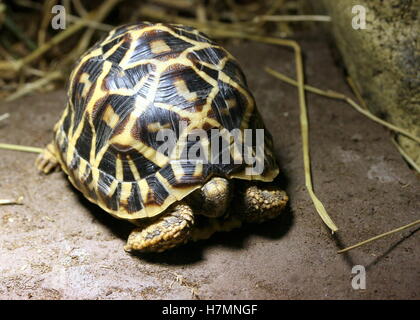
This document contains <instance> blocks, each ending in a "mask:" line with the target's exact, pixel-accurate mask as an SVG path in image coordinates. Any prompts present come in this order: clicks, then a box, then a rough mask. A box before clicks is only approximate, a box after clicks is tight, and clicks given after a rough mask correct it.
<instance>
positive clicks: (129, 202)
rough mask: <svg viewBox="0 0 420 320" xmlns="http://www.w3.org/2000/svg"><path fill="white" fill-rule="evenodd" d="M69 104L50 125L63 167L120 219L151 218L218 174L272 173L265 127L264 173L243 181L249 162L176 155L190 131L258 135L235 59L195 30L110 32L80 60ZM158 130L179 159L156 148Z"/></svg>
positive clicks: (267, 177) (265, 177) (150, 27)
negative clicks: (169, 138)
mask: <svg viewBox="0 0 420 320" xmlns="http://www.w3.org/2000/svg"><path fill="white" fill-rule="evenodd" d="M68 99H69V102H68V105H67V107H66V109H65V111H64V113H63V115H62V117H61V119H60V121H59V122H58V124H57V125H56V127H55V143H56V145H57V147H58V148H57V150H60V155H59V156H60V159H59V161H60V164H61V166H62V168H63V169H64V171H65V172H66V173H67V174H68V176H69V179H70V181H71V182H72V184H73V185H74V186H75V187H76V188H78V189H79V190H80V191H82V192H83V194H84V195H85V196H86V197H87V198H88V199H89V200H90V201H92V202H94V203H96V204H98V205H99V206H100V207H101V208H103V209H104V210H105V211H107V212H109V213H110V214H112V215H114V216H116V217H119V218H124V219H129V220H132V221H136V220H137V219H141V218H145V217H153V216H155V215H157V214H159V213H161V212H163V211H164V210H165V209H166V208H168V206H170V205H171V204H172V203H174V202H176V201H178V200H181V199H183V198H184V197H186V196H187V195H188V194H189V193H191V192H193V191H194V190H196V189H197V188H200V187H201V186H202V185H203V184H204V183H205V182H206V181H207V180H208V179H209V178H210V177H212V176H215V175H216V176H224V177H227V178H238V179H247V180H250V179H254V180H262V181H271V180H272V179H273V178H274V177H275V176H276V175H277V173H278V168H277V164H276V161H275V158H274V156H273V153H272V138H271V136H270V134H269V133H268V131H267V130H265V133H266V134H265V138H264V143H265V149H264V156H265V159H264V161H265V167H264V172H263V173H262V174H258V175H254V176H249V175H247V174H245V169H246V167H247V166H249V165H247V164H245V163H244V164H235V163H233V158H232V157H231V158H230V160H231V163H230V164H211V163H210V164H206V163H201V162H199V161H194V160H185V159H183V158H180V156H179V154H182V151H185V152H187V151H188V150H190V149H191V148H192V147H193V144H191V143H186V144H184V143H183V142H182V141H181V140H182V139H180V138H181V137H182V138H188V136H189V135H191V134H193V131H194V129H197V128H198V129H204V130H205V131H206V133H207V134H208V135H210V132H211V130H212V129H223V128H224V129H227V130H229V131H230V130H232V129H239V130H244V129H246V128H253V129H264V124H263V122H262V120H261V117H260V116H259V114H258V111H257V109H256V107H255V101H254V98H253V96H252V94H251V93H250V91H249V90H248V88H247V85H246V79H245V76H244V75H243V72H242V70H241V69H240V67H239V65H238V63H237V62H236V60H235V59H234V58H233V57H232V56H231V55H230V54H229V53H228V52H227V51H226V50H224V49H223V48H222V47H220V46H218V45H217V44H216V43H214V42H213V41H212V40H210V39H208V38H207V37H206V36H205V35H204V34H202V33H200V32H198V31H197V30H195V29H193V28H190V27H184V26H180V25H170V24H151V23H141V24H135V25H126V26H122V27H119V28H116V29H114V30H112V31H111V32H110V33H109V34H108V36H107V37H106V38H105V39H104V40H103V41H102V42H99V43H97V44H96V45H94V46H93V47H92V48H91V49H90V50H88V51H87V52H86V53H85V54H84V55H83V56H82V57H81V58H80V59H79V61H78V62H77V64H76V66H75V68H74V70H73V72H72V74H71V76H70V82H69V89H68ZM181 122H182V123H185V126H184V127H181V125H180V123H181ZM160 129H169V130H173V131H174V132H175V134H176V138H177V139H178V142H177V147H179V150H180V151H181V153H176V152H175V151H173V150H166V151H165V152H162V151H161V150H160V149H159V148H160V147H161V146H162V145H163V141H158V134H157V133H158V132H159V130H160ZM254 144H255V141H254Z"/></svg>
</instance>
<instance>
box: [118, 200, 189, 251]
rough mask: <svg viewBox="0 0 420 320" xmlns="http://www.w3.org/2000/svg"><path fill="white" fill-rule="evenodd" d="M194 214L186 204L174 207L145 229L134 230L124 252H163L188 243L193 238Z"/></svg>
mask: <svg viewBox="0 0 420 320" xmlns="http://www.w3.org/2000/svg"><path fill="white" fill-rule="evenodd" d="M193 224H194V213H193V211H192V209H191V207H190V206H188V205H187V204H184V203H180V204H177V205H174V206H172V207H170V208H169V209H168V211H166V212H164V213H163V215H162V216H161V217H160V218H158V219H157V220H156V221H154V222H152V223H151V224H149V225H148V226H146V227H145V228H136V229H134V230H133V231H132V232H131V234H130V236H129V237H128V240H127V245H126V246H125V247H124V250H126V251H128V252H131V251H139V252H162V251H165V250H167V249H170V248H173V247H175V246H178V245H180V244H183V243H185V242H187V241H188V240H189V239H190V237H191V229H192V227H193Z"/></svg>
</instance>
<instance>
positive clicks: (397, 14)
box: [323, 0, 420, 165]
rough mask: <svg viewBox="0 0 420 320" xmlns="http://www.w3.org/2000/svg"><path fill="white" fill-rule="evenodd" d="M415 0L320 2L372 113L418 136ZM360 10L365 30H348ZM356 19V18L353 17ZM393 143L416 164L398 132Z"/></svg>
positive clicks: (415, 147) (418, 156)
mask: <svg viewBox="0 0 420 320" xmlns="http://www.w3.org/2000/svg"><path fill="white" fill-rule="evenodd" d="M419 2H420V1H418V0H387V1H379V0H378V1H369V0H346V1H336V0H323V4H324V6H325V9H326V10H327V12H328V14H329V15H330V16H331V18H332V22H331V28H332V33H333V35H334V38H335V42H336V44H337V47H338V49H339V51H340V52H341V55H342V58H343V60H344V63H345V65H346V67H347V71H348V73H349V75H350V76H351V78H352V79H353V80H354V82H355V83H356V85H357V87H358V88H359V90H360V92H361V94H362V97H363V99H364V100H365V101H366V103H367V105H368V108H369V109H370V111H371V112H373V113H374V114H375V115H377V116H379V117H381V118H383V119H385V120H387V121H389V122H391V123H393V124H395V125H397V126H400V127H402V128H405V129H406V130H408V131H409V132H411V133H413V134H415V135H417V136H420V77H419V70H420V58H419V44H418V30H419V27H420V26H419V20H418V9H419V4H420V3H419ZM356 5H361V6H363V7H364V8H365V9H366V28H365V29H354V28H353V27H352V21H355V20H353V19H356V20H357V17H356V15H357V12H355V13H353V12H352V8H353V7H354V6H356ZM355 17H356V18H355ZM398 142H399V144H400V145H401V147H402V148H403V150H404V151H405V152H406V153H407V154H408V155H409V156H410V157H411V158H413V160H414V161H415V162H416V163H417V164H418V165H420V146H419V144H417V143H416V142H414V141H413V140H411V139H409V138H407V137H404V136H401V135H400V136H399V139H398Z"/></svg>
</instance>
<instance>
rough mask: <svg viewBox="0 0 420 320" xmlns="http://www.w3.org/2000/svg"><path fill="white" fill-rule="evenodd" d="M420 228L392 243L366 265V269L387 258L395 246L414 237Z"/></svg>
mask: <svg viewBox="0 0 420 320" xmlns="http://www.w3.org/2000/svg"><path fill="white" fill-rule="evenodd" d="M419 230H420V228H417V229H415V230H413V231H411V232H410V233H409V234H408V235H406V236H405V237H403V238H402V239H400V240H398V241H397V242H396V243H394V244H393V245H391V246H390V247H389V249H388V250H386V251H385V252H384V253H383V254H381V255H380V256H378V257H377V258H375V260H373V261H372V262H371V263H369V264H368V265H367V266H366V271H367V270H369V269H370V268H372V267H374V266H375V265H377V264H378V263H379V262H380V261H381V260H382V259H383V258H385V257H386V256H387V255H388V254H390V253H391V252H392V251H393V250H394V249H395V248H397V247H398V246H399V245H400V244H401V243H403V242H404V241H405V240H406V239H408V238H410V237H412V236H413V235H414V234H415V233H417V232H418V231H419Z"/></svg>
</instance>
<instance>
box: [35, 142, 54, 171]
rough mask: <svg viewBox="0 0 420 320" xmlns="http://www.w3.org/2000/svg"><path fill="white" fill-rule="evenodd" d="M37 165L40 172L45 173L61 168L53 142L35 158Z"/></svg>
mask: <svg viewBox="0 0 420 320" xmlns="http://www.w3.org/2000/svg"><path fill="white" fill-rule="evenodd" d="M35 165H36V167H37V169H38V170H39V171H40V172H43V173H45V174H48V173H50V172H52V171H56V170H58V169H59V168H60V166H59V163H58V161H57V158H56V156H55V147H54V144H53V143H50V144H48V145H47V147H46V148H45V149H44V150H43V151H42V152H41V153H40V154H39V156H38V157H37V158H36V160H35Z"/></svg>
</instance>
